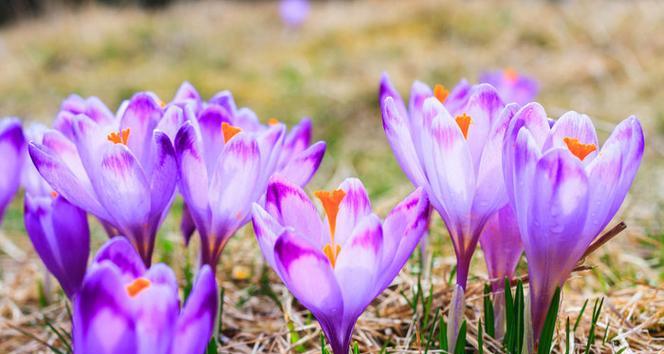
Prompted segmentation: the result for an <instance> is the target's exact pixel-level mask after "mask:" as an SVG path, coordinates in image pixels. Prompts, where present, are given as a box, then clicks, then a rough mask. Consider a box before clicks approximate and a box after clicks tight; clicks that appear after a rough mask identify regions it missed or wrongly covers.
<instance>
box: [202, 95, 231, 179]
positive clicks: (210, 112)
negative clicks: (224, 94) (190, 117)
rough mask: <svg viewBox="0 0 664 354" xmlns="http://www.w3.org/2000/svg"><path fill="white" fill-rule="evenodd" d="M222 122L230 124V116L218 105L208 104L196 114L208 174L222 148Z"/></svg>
mask: <svg viewBox="0 0 664 354" xmlns="http://www.w3.org/2000/svg"><path fill="white" fill-rule="evenodd" d="M222 123H228V124H231V117H230V116H229V115H228V112H227V111H226V110H225V109H223V108H221V107H219V106H208V107H207V108H205V109H204V110H203V111H202V112H201V113H199V115H198V125H199V126H200V133H201V138H202V139H203V141H202V147H203V153H204V157H205V162H206V166H207V171H208V174H211V173H212V170H213V169H214V166H215V164H216V163H217V159H218V158H219V155H220V154H221V151H222V150H223V148H224V144H225V142H224V134H223V132H222V130H221V125H222Z"/></svg>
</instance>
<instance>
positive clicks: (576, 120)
mask: <svg viewBox="0 0 664 354" xmlns="http://www.w3.org/2000/svg"><path fill="white" fill-rule="evenodd" d="M565 138H574V139H578V140H579V142H580V143H582V144H592V145H595V147H596V148H599V142H598V140H597V133H596V132H595V126H594V125H593V121H592V120H591V119H590V117H588V116H587V115H585V114H579V113H576V112H574V111H570V112H567V113H565V114H563V115H562V116H561V117H560V118H558V120H557V121H556V123H555V124H554V125H553V128H551V134H550V135H549V138H548V139H547V141H546V142H545V143H544V148H543V150H542V151H546V150H549V149H550V148H554V147H563V148H565V149H567V148H568V147H567V144H566V143H565V141H564V139H565ZM595 156H597V151H594V152H591V153H590V154H589V155H588V156H587V157H586V158H585V159H584V160H583V161H584V163H588V162H590V161H592V160H593V159H594V158H595Z"/></svg>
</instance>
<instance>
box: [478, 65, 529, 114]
mask: <svg viewBox="0 0 664 354" xmlns="http://www.w3.org/2000/svg"><path fill="white" fill-rule="evenodd" d="M479 82H483V83H487V84H490V85H492V86H493V87H495V88H496V90H497V91H498V94H499V95H500V98H502V100H503V101H504V102H508V103H510V102H516V103H518V104H520V105H524V104H526V103H529V102H532V101H533V100H534V99H535V96H537V92H538V91H539V87H538V86H537V81H535V80H534V79H532V78H530V77H528V76H525V75H523V74H520V73H518V72H517V71H516V70H514V69H510V68H508V69H505V70H494V71H487V72H485V73H483V74H482V75H481V76H480V79H479Z"/></svg>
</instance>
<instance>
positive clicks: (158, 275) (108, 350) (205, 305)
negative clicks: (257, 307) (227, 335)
mask: <svg viewBox="0 0 664 354" xmlns="http://www.w3.org/2000/svg"><path fill="white" fill-rule="evenodd" d="M217 308H218V294H217V284H216V281H215V279H214V275H213V273H212V271H211V270H210V268H209V267H206V266H204V267H203V268H201V270H200V272H199V274H198V277H197V279H196V282H195V284H194V286H193V288H192V291H191V294H190V295H189V298H188V299H187V301H186V303H185V305H184V306H183V307H182V309H180V300H179V298H178V285H177V281H176V279H175V274H174V273H173V271H172V270H171V269H170V268H169V267H168V266H166V265H164V264H156V265H154V266H152V267H151V268H150V269H146V268H145V266H144V264H143V262H142V261H141V258H140V256H139V255H138V254H137V253H136V251H135V250H134V248H133V247H132V245H131V244H129V242H127V240H125V239H124V238H119V237H116V238H113V239H111V240H110V241H108V242H107V243H106V244H105V245H104V246H103V247H102V248H101V249H100V250H99V252H98V253H97V256H96V257H95V259H94V261H93V262H92V264H91V265H90V268H89V270H88V272H87V274H86V276H85V280H84V282H83V286H82V288H81V291H80V292H79V294H78V296H76V298H75V299H74V313H73V329H74V330H73V331H74V333H73V342H74V352H76V353H105V354H115V353H118V354H120V353H145V354H147V353H155V354H162V353H163V354H171V353H173V354H174V353H178V354H180V353H181V354H200V353H203V352H204V351H205V348H206V346H207V343H208V340H209V339H210V336H211V335H212V331H213V329H214V326H215V320H216V316H217Z"/></svg>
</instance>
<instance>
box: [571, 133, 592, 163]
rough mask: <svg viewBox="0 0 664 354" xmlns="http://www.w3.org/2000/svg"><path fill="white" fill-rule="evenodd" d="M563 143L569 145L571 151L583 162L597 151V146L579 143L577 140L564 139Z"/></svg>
mask: <svg viewBox="0 0 664 354" xmlns="http://www.w3.org/2000/svg"><path fill="white" fill-rule="evenodd" d="M563 141H564V142H565V144H566V145H567V148H568V149H569V151H570V152H571V153H572V154H574V156H576V157H578V158H579V160H581V161H583V159H585V158H586V156H588V155H589V154H590V153H591V152H593V151H595V150H597V146H595V144H584V143H582V142H579V139H576V138H568V137H565V138H563Z"/></svg>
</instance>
